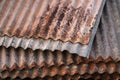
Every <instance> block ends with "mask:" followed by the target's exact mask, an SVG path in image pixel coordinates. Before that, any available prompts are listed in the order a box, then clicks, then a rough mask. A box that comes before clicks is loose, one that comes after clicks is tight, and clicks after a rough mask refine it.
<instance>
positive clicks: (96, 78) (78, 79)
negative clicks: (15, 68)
mask: <svg viewBox="0 0 120 80" xmlns="http://www.w3.org/2000/svg"><path fill="white" fill-rule="evenodd" d="M6 79H7V80H10V79H11V78H6ZM6 79H5V80H6ZM119 79H120V75H119V74H117V73H114V74H107V73H104V74H91V75H89V74H86V75H83V76H80V75H78V74H75V75H64V76H60V75H56V76H54V77H50V76H47V77H45V78H40V77H37V78H34V79H31V78H25V79H22V80H119ZM1 80H3V79H1ZM12 80H21V78H19V77H17V78H15V79H12Z"/></svg>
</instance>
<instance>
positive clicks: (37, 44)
mask: <svg viewBox="0 0 120 80" xmlns="http://www.w3.org/2000/svg"><path fill="white" fill-rule="evenodd" d="M91 45H92V44H91V42H90V43H89V44H88V45H82V44H79V43H75V44H73V43H71V42H62V41H54V40H52V39H48V40H44V39H41V38H39V39H35V38H30V39H27V38H18V37H12V38H10V37H8V36H4V37H0V46H5V47H6V48H8V47H10V46H12V47H14V48H18V47H22V48H24V49H27V48H31V49H33V50H36V49H41V50H43V51H44V50H46V49H48V50H51V51H55V50H60V51H64V50H67V51H69V52H70V53H72V54H78V55H79V56H83V57H87V56H89V53H90V51H89V50H90V49H91Z"/></svg>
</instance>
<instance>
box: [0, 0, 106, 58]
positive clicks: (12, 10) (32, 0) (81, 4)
mask: <svg viewBox="0 0 120 80" xmlns="http://www.w3.org/2000/svg"><path fill="white" fill-rule="evenodd" d="M104 3H105V0H99V1H98V0H69V1H66V0H50V1H48V0H44V1H43V0H19V1H16V0H9V1H7V0H2V1H1V2H0V36H1V37H0V43H1V44H0V45H3V46H6V47H9V46H13V47H15V48H16V47H23V48H24V49H26V48H32V49H33V50H35V49H41V50H45V49H49V50H52V51H54V50H60V51H64V50H67V51H69V52H70V53H75V54H79V55H80V56H84V57H86V56H88V55H89V53H90V49H91V46H92V42H93V38H94V35H95V33H96V30H97V26H98V23H99V20H100V16H101V13H102V8H103V5H104ZM92 28H93V29H92Z"/></svg>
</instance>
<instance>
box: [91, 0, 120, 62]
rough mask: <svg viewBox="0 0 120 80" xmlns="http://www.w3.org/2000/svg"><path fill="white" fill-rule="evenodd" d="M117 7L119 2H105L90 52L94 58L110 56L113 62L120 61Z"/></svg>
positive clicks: (119, 20) (119, 19) (119, 29)
mask: <svg viewBox="0 0 120 80" xmlns="http://www.w3.org/2000/svg"><path fill="white" fill-rule="evenodd" d="M119 5H120V2H119V0H118V1H117V0H114V1H113V0H107V2H106V5H105V7H104V10H103V14H102V17H101V22H100V25H99V28H98V31H97V34H96V37H95V40H94V44H93V48H92V52H91V56H92V57H93V56H94V58H98V57H99V56H102V57H103V58H104V59H106V58H108V57H109V56H111V57H112V58H113V59H114V60H116V59H120V43H119V41H120V39H119V38H120V27H119V26H120V23H119V22H120V14H119V9H120V7H119Z"/></svg>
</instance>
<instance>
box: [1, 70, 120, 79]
mask: <svg viewBox="0 0 120 80" xmlns="http://www.w3.org/2000/svg"><path fill="white" fill-rule="evenodd" d="M48 71H52V70H48V68H46V69H44V70H40V69H32V70H23V71H18V70H17V71H12V72H9V71H4V72H2V73H1V78H7V77H10V78H12V79H15V78H17V77H19V78H21V79H24V78H31V79H34V78H36V77H40V78H43V79H44V78H45V77H47V76H49V77H55V76H56V74H54V73H55V69H54V71H52V72H48ZM58 71H59V70H58ZM62 71H64V69H63V70H62ZM47 73H49V74H47ZM61 73H63V72H61V69H60V71H59V73H57V74H58V75H59V76H65V75H70V74H63V75H62V74H61ZM74 75H76V74H74ZM74 75H70V76H69V77H73V76H74ZM103 75H104V77H108V76H111V77H116V76H117V77H119V78H120V74H119V73H111V74H109V73H103V74H101V73H93V74H89V73H86V74H83V75H80V74H77V76H75V77H76V78H77V77H80V78H86V79H87V78H91V77H92V76H95V77H98V78H100V76H101V77H102V76H103Z"/></svg>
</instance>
